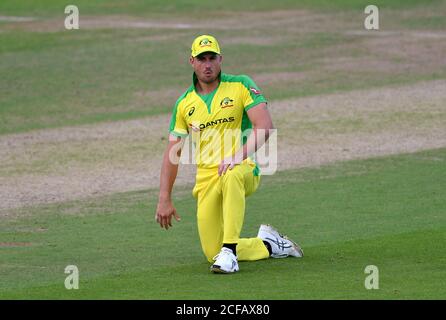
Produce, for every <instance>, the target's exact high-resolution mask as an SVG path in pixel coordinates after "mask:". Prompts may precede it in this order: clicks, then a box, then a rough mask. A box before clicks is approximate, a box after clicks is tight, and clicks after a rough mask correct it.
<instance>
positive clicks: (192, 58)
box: [189, 56, 194, 66]
mask: <svg viewBox="0 0 446 320" xmlns="http://www.w3.org/2000/svg"><path fill="white" fill-rule="evenodd" d="M189 63H190V65H191V66H193V65H194V57H192V56H190V57H189Z"/></svg>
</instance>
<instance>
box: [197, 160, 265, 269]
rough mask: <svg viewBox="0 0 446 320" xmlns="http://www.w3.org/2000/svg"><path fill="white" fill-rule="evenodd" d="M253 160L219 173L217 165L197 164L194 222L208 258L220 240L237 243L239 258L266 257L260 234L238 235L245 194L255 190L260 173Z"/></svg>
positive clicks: (214, 252)
mask: <svg viewBox="0 0 446 320" xmlns="http://www.w3.org/2000/svg"><path fill="white" fill-rule="evenodd" d="M254 168H255V163H253V162H252V161H250V160H248V161H246V160H245V161H244V162H243V163H242V164H240V165H236V166H235V167H234V168H233V169H232V170H229V169H228V170H227V171H226V173H225V174H224V175H222V176H219V175H218V169H201V168H198V171H197V177H196V184H195V187H194V190H193V192H192V193H193V195H194V197H195V198H196V199H197V223H198V233H199V236H200V242H201V247H202V248H203V252H204V254H205V256H206V258H207V259H208V261H209V262H213V259H212V258H213V257H214V256H215V255H216V254H218V253H219V252H220V250H221V247H222V245H223V243H228V244H232V243H236V244H237V257H238V260H239V261H243V260H247V261H253V260H260V259H265V258H268V257H269V253H268V250H267V249H266V247H265V245H264V244H263V241H262V240H261V239H260V238H257V237H256V238H244V239H241V238H240V232H241V230H242V226H243V220H244V217H245V198H246V197H247V196H249V195H250V194H252V193H253V192H254V191H256V190H257V187H258V185H259V182H260V176H256V175H254V173H253V170H254Z"/></svg>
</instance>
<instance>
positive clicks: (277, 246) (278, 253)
mask: <svg viewBox="0 0 446 320" xmlns="http://www.w3.org/2000/svg"><path fill="white" fill-rule="evenodd" d="M257 237H258V238H260V239H262V240H263V241H267V242H268V243H269V244H270V246H271V251H272V253H271V257H272V258H286V257H288V256H293V257H297V258H301V257H303V256H304V251H303V250H302V248H301V247H300V246H299V245H298V244H297V243H295V242H294V241H292V240H290V239H288V237H287V236H283V235H281V234H280V233H279V232H278V231H277V230H276V229H274V228H273V227H272V226H270V225H269V224H262V225H261V226H260V228H259V233H258V234H257Z"/></svg>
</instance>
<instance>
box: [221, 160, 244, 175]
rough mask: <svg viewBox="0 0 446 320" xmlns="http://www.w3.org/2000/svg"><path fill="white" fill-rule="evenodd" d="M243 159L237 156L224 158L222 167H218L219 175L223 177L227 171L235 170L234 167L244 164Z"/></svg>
mask: <svg viewBox="0 0 446 320" xmlns="http://www.w3.org/2000/svg"><path fill="white" fill-rule="evenodd" d="M242 161H243V160H242V159H240V158H239V157H237V156H233V157H226V158H224V159H223V160H222V161H221V163H220V165H219V166H218V175H219V176H222V175H224V174H225V173H226V171H228V169H229V170H232V169H234V167H235V166H236V165H238V164H240V163H242Z"/></svg>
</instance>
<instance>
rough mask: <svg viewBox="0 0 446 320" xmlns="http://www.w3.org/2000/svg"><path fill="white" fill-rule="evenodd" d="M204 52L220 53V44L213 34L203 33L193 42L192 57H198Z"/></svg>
mask: <svg viewBox="0 0 446 320" xmlns="http://www.w3.org/2000/svg"><path fill="white" fill-rule="evenodd" d="M203 52H215V53H218V54H220V46H219V45H218V42H217V39H215V38H214V37H213V36H208V35H202V36H199V37H196V38H195V40H194V42H192V53H191V55H192V57H196V56H198V55H199V54H201V53H203Z"/></svg>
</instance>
